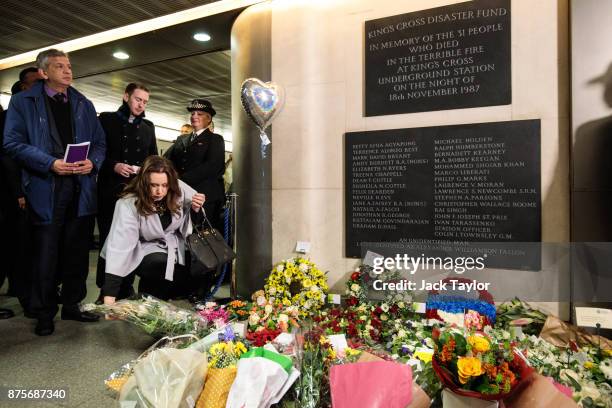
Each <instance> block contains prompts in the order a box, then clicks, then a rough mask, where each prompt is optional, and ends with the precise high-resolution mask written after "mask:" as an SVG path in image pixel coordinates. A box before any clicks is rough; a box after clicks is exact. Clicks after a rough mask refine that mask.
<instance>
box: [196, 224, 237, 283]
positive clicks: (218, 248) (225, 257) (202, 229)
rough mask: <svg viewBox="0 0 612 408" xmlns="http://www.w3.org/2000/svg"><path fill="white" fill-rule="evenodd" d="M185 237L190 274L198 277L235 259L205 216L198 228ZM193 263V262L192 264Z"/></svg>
mask: <svg viewBox="0 0 612 408" xmlns="http://www.w3.org/2000/svg"><path fill="white" fill-rule="evenodd" d="M194 230H195V231H194V232H193V233H192V234H191V235H189V236H188V237H187V247H188V248H189V251H190V252H191V260H192V261H191V274H192V275H194V276H199V275H203V274H206V273H208V272H210V271H214V270H219V269H220V268H221V267H222V266H223V264H225V263H227V262H230V261H231V260H232V259H234V258H236V254H235V253H234V251H233V250H232V248H231V247H230V246H229V245H227V244H226V243H225V240H224V239H223V235H222V234H221V233H220V232H219V231H217V230H216V229H214V228H213V227H212V225H211V224H210V222H209V221H208V218H206V215H204V221H203V222H202V224H200V226H199V227H194ZM194 261H195V262H194Z"/></svg>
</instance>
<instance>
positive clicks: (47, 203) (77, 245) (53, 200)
mask: <svg viewBox="0 0 612 408" xmlns="http://www.w3.org/2000/svg"><path fill="white" fill-rule="evenodd" d="M36 63H37V65H38V70H39V73H40V75H41V76H42V77H43V78H44V81H39V82H38V83H36V84H35V85H34V86H33V87H32V88H31V89H30V90H28V91H24V92H20V93H19V94H17V95H14V96H13V97H12V98H11V101H10V105H9V109H8V114H7V118H6V127H5V132H4V148H5V149H6V151H7V152H8V154H9V155H11V157H13V158H14V159H15V160H17V161H18V162H19V163H20V164H21V165H22V166H23V169H24V171H23V173H22V175H23V178H22V185H23V187H24V191H25V194H26V200H27V203H28V210H29V211H30V220H31V221H32V224H33V230H32V244H31V247H32V259H33V263H34V265H33V268H32V283H33V287H32V296H31V300H30V302H31V303H30V306H31V310H32V312H33V313H35V314H36V317H37V318H38V323H37V325H36V329H35V333H36V334H38V335H40V336H46V335H50V334H52V333H53V331H54V329H55V326H54V323H53V318H54V317H55V315H56V314H57V311H58V298H57V283H58V281H59V282H61V285H62V291H61V303H62V304H63V306H62V319H63V320H77V321H81V322H95V321H97V320H98V319H99V316H96V315H94V314H92V313H89V312H84V311H81V310H80V308H79V303H80V302H81V301H82V300H83V299H84V298H85V295H86V293H87V287H86V283H85V282H86V279H87V273H88V270H89V240H90V236H91V233H92V230H93V225H94V215H95V213H96V207H97V198H96V190H97V186H96V175H97V173H98V171H99V170H100V167H101V166H102V162H103V161H104V155H105V151H106V147H105V141H104V131H103V130H102V126H100V122H99V121H98V118H97V117H96V110H95V108H94V106H93V104H92V103H91V101H90V100H88V99H87V98H85V96H83V95H82V94H81V93H80V92H78V91H77V90H76V89H74V88H73V87H72V86H71V84H72V66H71V65H70V60H69V59H68V56H67V55H66V54H65V53H64V52H62V51H59V50H56V49H49V50H45V51H43V52H41V53H40V54H38V57H37V58H36ZM83 142H89V143H90V146H89V152H88V155H87V157H86V158H85V159H84V160H79V161H76V162H66V161H65V160H64V155H65V152H66V149H67V146H68V144H72V143H83Z"/></svg>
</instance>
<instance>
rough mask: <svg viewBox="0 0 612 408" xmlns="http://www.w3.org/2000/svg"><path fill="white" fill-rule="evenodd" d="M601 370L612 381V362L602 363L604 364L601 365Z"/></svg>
mask: <svg viewBox="0 0 612 408" xmlns="http://www.w3.org/2000/svg"><path fill="white" fill-rule="evenodd" d="M599 369H600V370H601V372H602V373H603V375H605V376H606V378H607V379H608V380H610V381H612V361H610V360H606V361H602V363H601V364H600V365H599Z"/></svg>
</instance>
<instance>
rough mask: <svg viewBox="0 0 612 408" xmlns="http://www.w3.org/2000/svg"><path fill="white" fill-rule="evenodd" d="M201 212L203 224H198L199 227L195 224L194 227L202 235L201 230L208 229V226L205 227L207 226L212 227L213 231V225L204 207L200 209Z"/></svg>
mask: <svg viewBox="0 0 612 408" xmlns="http://www.w3.org/2000/svg"><path fill="white" fill-rule="evenodd" d="M200 211H202V222H200V223H199V224H197V225H196V224H195V223H194V227H195V229H196V231H197V232H198V233H200V231H201V230H202V229H203V228H204V227H206V225H205V224H207V225H208V226H209V227H210V229H213V226H212V224H211V223H210V221H209V220H208V217H207V216H206V211H204V206H202V207H201V208H200Z"/></svg>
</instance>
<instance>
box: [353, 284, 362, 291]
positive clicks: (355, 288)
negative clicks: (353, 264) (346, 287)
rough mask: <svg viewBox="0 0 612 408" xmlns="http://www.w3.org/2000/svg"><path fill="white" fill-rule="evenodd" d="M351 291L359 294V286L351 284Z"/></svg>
mask: <svg viewBox="0 0 612 408" xmlns="http://www.w3.org/2000/svg"><path fill="white" fill-rule="evenodd" d="M351 290H352V291H353V292H357V293H359V292H360V291H361V286H359V285H358V284H356V283H353V284H352V285H351Z"/></svg>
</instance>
